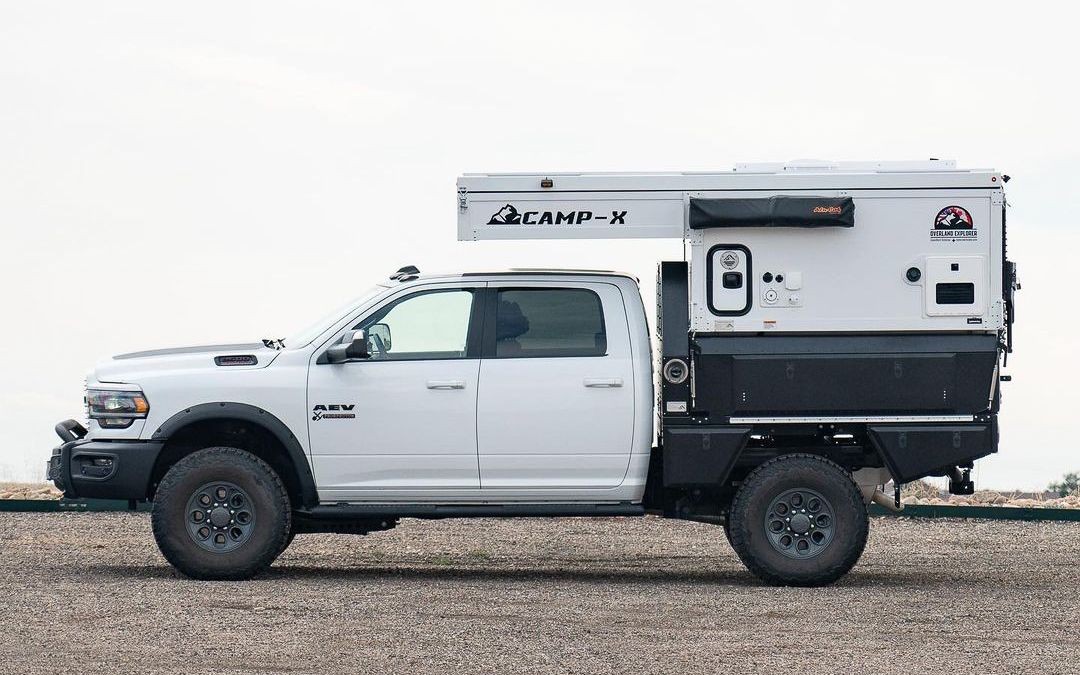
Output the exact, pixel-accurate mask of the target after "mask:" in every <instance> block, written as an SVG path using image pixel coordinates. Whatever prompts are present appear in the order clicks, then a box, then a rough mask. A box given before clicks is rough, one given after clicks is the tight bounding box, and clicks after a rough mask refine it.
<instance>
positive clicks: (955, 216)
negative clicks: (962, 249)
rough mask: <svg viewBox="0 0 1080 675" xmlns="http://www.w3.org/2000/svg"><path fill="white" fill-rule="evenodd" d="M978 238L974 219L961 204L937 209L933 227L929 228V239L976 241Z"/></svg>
mask: <svg viewBox="0 0 1080 675" xmlns="http://www.w3.org/2000/svg"><path fill="white" fill-rule="evenodd" d="M978 238H979V231H978V230H976V229H975V220H974V219H973V218H972V217H971V213H970V212H969V211H968V210H967V209H965V208H964V207H963V206H956V205H952V206H946V207H945V208H943V209H941V210H940V211H938V214H937V216H936V217H935V218H934V229H932V230H930V241H976V240H977V239H978Z"/></svg>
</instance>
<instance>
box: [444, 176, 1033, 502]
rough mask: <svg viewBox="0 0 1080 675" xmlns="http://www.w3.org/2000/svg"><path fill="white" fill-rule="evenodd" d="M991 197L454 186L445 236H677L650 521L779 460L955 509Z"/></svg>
mask: <svg viewBox="0 0 1080 675" xmlns="http://www.w3.org/2000/svg"><path fill="white" fill-rule="evenodd" d="M1006 181H1008V176H1005V175H1003V174H1001V173H999V172H996V171H993V170H989V169H987V170H961V169H958V168H957V167H956V163H955V162H952V161H940V160H931V161H928V162H870V163H831V162H801V163H789V164H740V165H737V166H736V168H735V169H734V170H732V171H728V172H717V173H548V174H465V175H463V176H462V177H461V178H460V179H459V180H458V184H457V189H458V194H457V197H458V237H459V239H461V240H465V241H479V240H493V239H500V240H513V239H608V238H675V239H682V241H683V243H684V249H685V253H684V260H682V261H671V262H662V263H660V265H659V270H658V275H657V324H656V325H657V339H658V342H659V349H658V359H657V364H656V366H657V371H658V373H659V376H660V377H659V379H660V388H659V392H660V393H659V412H658V419H659V429H658V435H659V440H660V443H659V447H658V448H657V451H656V452H655V453H654V460H655V463H656V465H657V468H658V471H660V472H662V480H660V481H656V482H659V483H662V484H663V486H664V487H665V489H666V490H667V491H666V492H665V496H664V497H663V499H664V501H665V502H666V503H667V506H666V508H665V510H671V509H678V508H682V509H689V510H701V507H702V506H704V507H705V510H706V511H708V510H709V508H710V507H709V506H708V504H705V503H704V502H703V500H702V498H701V495H702V493H703V491H704V492H709V491H716V490H719V493H720V494H719V495H714V499H712V500H711V501H712V502H714V503H715V505H716V506H715V508H716V509H717V510H719V511H723V509H724V506H723V504H725V503H726V501H727V497H729V494H725V493H730V488H731V487H732V486H733V484H735V483H737V481H738V478H739V475H740V472H742V471H745V470H748V469H749V468H752V467H753V466H756V465H758V464H759V463H760V462H761V461H762V458H763V457H768V456H769V455H770V454H779V453H783V452H791V451H797V450H808V451H811V452H815V453H825V454H827V455H828V456H830V457H832V458H834V459H837V460H838V461H839V462H840V463H841V464H842V465H843V466H847V467H849V468H850V469H852V470H859V469H861V468H868V467H880V468H883V469H886V470H887V471H888V475H889V477H891V478H892V480H893V481H894V483H895V485H896V486H897V495H898V494H899V492H898V490H899V485H900V484H901V483H904V482H907V481H911V480H914V479H917V478H921V477H924V476H929V475H943V476H949V477H950V479H951V481H950V488H951V489H952V490H953V491H954V492H958V493H967V492H970V491H972V490H973V489H974V488H973V484H972V483H971V481H970V477H969V473H968V470H969V469H970V468H971V466H972V461H973V460H975V459H977V458H979V457H982V456H985V455H987V454H990V453H993V452H995V451H996V450H997V444H998V433H997V412H998V406H999V401H1000V394H999V390H998V386H997V385H998V381H999V377H1000V364H1001V358H1002V356H1003V355H1004V354H1007V353H1008V352H1009V351H1011V348H1012V345H1011V331H1010V327H1011V325H1012V321H1013V317H1014V310H1013V297H1012V295H1013V290H1014V288H1016V272H1015V265H1014V264H1012V263H1011V262H1009V261H1008V260H1007V259H1006V247H1005V244H1006V231H1005V206H1006V203H1005V195H1004V191H1003V187H1004V184H1005V182H1006ZM650 482H653V481H651V479H650ZM718 485H719V486H728V487H720V488H717V486H718ZM687 494H694V495H697V497H696V501H697V502H698V503H697V504H693V505H690V504H686V503H685V499H684V498H685V497H686V496H687ZM704 501H706V502H707V501H709V500H708V499H706V500H704Z"/></svg>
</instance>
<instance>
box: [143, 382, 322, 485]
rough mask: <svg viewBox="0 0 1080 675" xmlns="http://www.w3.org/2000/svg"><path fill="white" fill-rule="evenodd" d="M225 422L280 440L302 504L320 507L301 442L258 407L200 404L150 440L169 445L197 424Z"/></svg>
mask: <svg viewBox="0 0 1080 675" xmlns="http://www.w3.org/2000/svg"><path fill="white" fill-rule="evenodd" d="M226 419H232V420H243V421H244V422H251V423H252V424H257V425H259V426H260V427H262V428H264V429H266V430H267V431H269V432H270V433H271V434H272V435H273V436H274V437H275V438H277V440H278V441H279V442H280V443H281V445H282V446H284V448H285V451H286V452H287V453H288V454H289V458H290V459H291V460H292V463H293V466H294V467H296V479H297V481H298V482H299V484H300V496H301V499H302V500H303V506H315V505H317V504H318V503H319V495H318V492H317V491H316V489H315V477H314V476H313V475H312V473H311V462H309V461H308V458H307V455H306V454H305V453H304V448H303V447H302V446H301V445H300V441H299V440H297V438H296V435H295V434H294V433H293V432H292V430H291V429H289V427H288V426H287V425H286V424H285V423H284V422H282V421H281V420H279V419H278V418H277V417H275V416H274V415H272V414H271V413H268V412H267V411H265V410H263V409H262V408H259V407H257V406H253V405H248V404H247V403H228V402H217V403H200V404H199V405H194V406H191V407H190V408H185V409H184V410H181V411H180V412H178V413H176V414H175V415H173V416H172V417H170V418H169V419H167V420H165V422H164V423H162V425H161V426H159V427H158V428H157V429H156V430H155V431H154V434H153V435H152V436H151V440H155V441H166V440H168V439H169V438H170V437H172V436H174V435H175V434H176V433H177V432H178V431H180V430H181V429H183V428H185V427H187V426H189V425H191V424H194V423H196V422H206V421H209V420H226Z"/></svg>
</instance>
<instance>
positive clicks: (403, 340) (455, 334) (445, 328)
mask: <svg viewBox="0 0 1080 675" xmlns="http://www.w3.org/2000/svg"><path fill="white" fill-rule="evenodd" d="M472 302H473V293H472V291H470V290H461V289H455V290H449V291H429V292H426V293H417V294H415V295H410V296H408V297H405V298H402V299H401V300H397V301H395V302H392V303H390V305H388V306H386V307H383V308H382V309H380V310H379V311H377V312H376V313H375V314H373V315H371V316H369V317H368V318H366V319H364V320H363V321H361V322H360V323H359V324H358V325H357V326H355V328H358V329H363V330H364V331H366V332H367V336H368V353H369V354H371V359H372V360H375V361H380V360H382V361H395V360H397V361H403V360H418V359H463V358H465V356H466V344H467V342H468V337H469V316H470V314H471V313H472Z"/></svg>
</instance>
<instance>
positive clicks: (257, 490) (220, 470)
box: [151, 447, 292, 579]
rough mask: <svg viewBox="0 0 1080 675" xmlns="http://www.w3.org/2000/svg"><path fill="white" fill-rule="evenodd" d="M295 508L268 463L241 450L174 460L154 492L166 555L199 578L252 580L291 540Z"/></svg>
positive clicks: (157, 530) (155, 519)
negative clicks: (293, 508)
mask: <svg viewBox="0 0 1080 675" xmlns="http://www.w3.org/2000/svg"><path fill="white" fill-rule="evenodd" d="M291 518H292V509H291V506H290V504H289V496H288V493H287V492H286V491H285V486H284V485H283V484H282V483H281V479H280V478H279V477H278V475H277V474H276V473H275V472H274V470H273V469H271V468H270V466H269V465H268V464H266V462H263V461H262V460H261V459H259V458H258V457H256V456H255V455H252V454H251V453H249V452H245V451H243V450H238V449H236V448H225V447H220V448H207V449H205V450H199V451H198V452H195V453H192V454H191V455H188V456H187V457H184V458H183V459H181V460H180V461H179V462H177V463H176V464H174V465H173V466H172V468H170V469H169V471H168V472H167V473H166V474H165V477H164V478H163V479H162V481H161V484H160V485H159V486H158V489H157V493H156V494H155V496H154V507H153V512H152V514H151V523H152V525H153V530H154V538H155V539H156V540H157V544H158V548H160V549H161V553H162V555H164V556H165V559H166V560H168V561H169V562H170V563H171V564H172V565H173V566H174V567H176V568H177V569H178V570H180V571H181V572H183V573H184V574H185V575H187V576H189V577H192V578H195V579H248V578H250V577H252V576H254V575H256V574H258V573H259V572H261V571H263V570H265V569H266V568H267V567H269V566H270V564H271V563H272V562H273V561H274V559H275V558H276V557H277V556H278V554H279V553H280V552H281V551H282V550H284V548H285V546H287V545H288V540H289V536H290V534H291V524H292V520H291Z"/></svg>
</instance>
